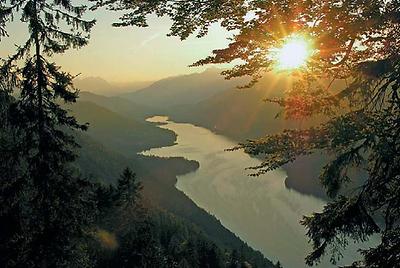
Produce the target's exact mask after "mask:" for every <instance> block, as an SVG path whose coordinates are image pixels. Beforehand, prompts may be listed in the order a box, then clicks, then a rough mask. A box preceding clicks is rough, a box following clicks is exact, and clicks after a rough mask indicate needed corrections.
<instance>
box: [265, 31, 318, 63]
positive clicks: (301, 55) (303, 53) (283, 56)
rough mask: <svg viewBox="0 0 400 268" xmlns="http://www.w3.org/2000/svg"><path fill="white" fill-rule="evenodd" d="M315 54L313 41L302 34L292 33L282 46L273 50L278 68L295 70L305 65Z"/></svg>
mask: <svg viewBox="0 0 400 268" xmlns="http://www.w3.org/2000/svg"><path fill="white" fill-rule="evenodd" d="M312 54H313V48H312V44H311V41H310V40H308V39H307V38H306V37H304V36H302V35H290V36H288V37H287V38H285V40H284V41H283V43H282V46H281V47H278V48H276V49H273V50H272V57H273V60H274V61H276V69H278V70H294V69H299V68H301V67H304V66H305V65H306V64H307V61H308V60H309V58H310V57H311V55H312Z"/></svg>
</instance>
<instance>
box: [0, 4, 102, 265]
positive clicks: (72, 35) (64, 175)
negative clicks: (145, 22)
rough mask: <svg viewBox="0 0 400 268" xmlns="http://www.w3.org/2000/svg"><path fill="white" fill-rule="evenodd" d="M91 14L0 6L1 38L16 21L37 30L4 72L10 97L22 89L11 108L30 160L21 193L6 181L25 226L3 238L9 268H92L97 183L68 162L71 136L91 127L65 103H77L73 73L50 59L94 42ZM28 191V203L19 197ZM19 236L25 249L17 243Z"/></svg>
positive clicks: (65, 7)
mask: <svg viewBox="0 0 400 268" xmlns="http://www.w3.org/2000/svg"><path fill="white" fill-rule="evenodd" d="M85 11H86V7H85V6H81V5H74V4H73V3H72V1H70V0H54V1H44V0H9V1H2V2H1V4H0V36H1V37H6V36H7V35H8V33H7V27H6V26H7V23H9V22H10V21H12V20H15V19H16V18H20V20H21V22H22V23H25V24H26V26H27V29H28V30H29V33H28V36H27V39H26V42H25V43H24V44H21V45H20V46H18V48H17V50H16V53H15V54H13V55H10V56H9V57H8V58H7V59H3V65H2V67H1V77H2V79H4V81H6V82H7V83H8V84H10V88H9V89H10V90H9V92H7V94H9V95H10V94H12V93H14V94H15V93H17V92H13V91H14V90H15V89H18V93H19V96H18V97H17V98H16V100H15V102H13V103H12V105H11V107H10V109H9V112H10V113H11V114H10V118H9V122H10V125H11V126H12V129H15V131H17V132H18V133H19V136H18V139H19V145H20V149H21V151H20V153H22V158H23V159H24V162H22V161H21V159H19V160H18V162H19V163H26V166H24V170H21V169H19V170H18V175H19V176H13V178H12V179H13V180H15V184H17V185H18V186H19V188H18V189H17V188H12V187H11V185H9V184H8V183H7V182H6V181H7V179H10V178H5V177H2V180H3V181H2V185H9V186H10V187H8V188H7V191H5V192H2V194H4V193H7V194H9V195H13V196H12V198H13V199H11V200H9V202H10V208H9V209H16V208H18V209H19V211H18V214H17V215H19V216H18V217H19V218H18V220H17V221H18V225H19V226H20V228H19V230H17V231H16V232H15V233H14V234H15V235H14V236H12V237H9V238H6V239H4V240H2V241H1V247H0V250H2V252H1V253H0V255H2V256H6V257H5V259H4V260H5V263H3V264H4V266H6V267H7V266H17V267H27V266H29V267H85V266H88V265H89V263H88V259H87V257H85V245H84V243H83V242H82V238H85V236H86V234H87V232H88V230H87V228H88V226H89V223H90V222H91V221H92V220H93V217H94V215H92V213H94V212H95V211H96V209H95V200H93V198H92V195H91V191H92V185H91V184H90V183H89V182H87V181H86V180H84V179H81V178H80V177H79V176H78V175H77V172H76V171H75V170H73V169H72V168H71V167H69V165H68V163H70V162H71V161H73V160H74V159H75V154H74V152H73V149H74V147H76V144H75V142H74V140H73V138H72V136H70V135H69V134H67V133H66V131H65V130H66V129H77V130H85V129H86V125H80V124H78V123H77V121H76V120H75V118H74V117H72V116H69V115H68V113H67V111H66V110H64V109H63V108H62V107H61V106H60V104H59V103H60V102H61V101H64V102H67V103H69V102H74V101H75V100H76V98H77V90H75V89H74V87H73V85H72V79H73V76H72V75H70V74H68V73H66V72H63V71H61V69H60V67H59V66H57V65H56V64H55V63H52V62H50V61H49V60H48V58H49V57H50V56H51V55H53V54H55V53H63V52H65V51H66V50H67V49H70V48H80V47H82V46H84V45H86V44H87V42H88V37H89V32H90V29H91V28H92V27H93V26H94V23H95V21H93V20H91V21H87V20H84V19H83V18H82V16H83V14H84V12H85ZM2 93H3V92H2ZM2 154H3V151H2ZM18 155H21V154H15V156H18ZM22 171H24V172H22ZM9 181H10V180H9ZM21 192H22V193H24V194H23V195H22V196H23V197H24V198H23V199H22V198H18V196H19V195H21ZM5 197H6V196H4V195H3V196H2V198H5ZM5 220H12V219H10V218H5ZM15 238H18V240H21V243H20V244H22V245H23V246H21V247H17V246H16V245H11V244H12V243H14V241H15ZM3 249H9V251H10V252H5V251H3ZM4 253H5V254H7V255H3V254H4ZM11 253H12V254H11Z"/></svg>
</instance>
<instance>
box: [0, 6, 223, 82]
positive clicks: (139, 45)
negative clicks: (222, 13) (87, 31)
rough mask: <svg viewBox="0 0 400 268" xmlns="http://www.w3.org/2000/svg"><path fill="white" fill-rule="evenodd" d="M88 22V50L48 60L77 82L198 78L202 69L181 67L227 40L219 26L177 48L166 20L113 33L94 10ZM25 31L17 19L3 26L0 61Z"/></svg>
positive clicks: (106, 18)
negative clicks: (88, 79) (189, 75)
mask: <svg viewBox="0 0 400 268" xmlns="http://www.w3.org/2000/svg"><path fill="white" fill-rule="evenodd" d="M90 15H91V16H90ZM89 17H96V19H97V25H96V26H95V27H94V29H93V31H92V35H91V40H90V43H89V45H88V46H86V47H84V48H82V49H80V50H70V51H68V52H67V53H65V54H63V55H57V56H55V57H54V59H55V61H56V62H57V63H58V64H59V65H61V66H62V67H63V69H64V70H66V71H70V72H72V73H73V74H77V73H81V77H88V76H100V77H102V78H104V79H106V80H109V81H112V82H132V81H149V80H151V81H152V80H157V79H160V78H164V77H168V76H173V75H179V74H185V73H190V72H198V71H201V70H203V69H205V68H206V67H201V68H189V67H187V66H188V65H189V64H191V63H193V62H195V61H196V60H198V59H200V58H203V57H205V56H207V55H209V54H210V52H211V51H212V50H213V49H215V48H223V47H226V45H227V44H228V41H227V40H226V38H227V37H228V36H229V34H228V33H227V32H225V31H224V30H223V29H221V28H220V27H219V26H213V27H212V29H211V31H210V33H209V35H208V36H207V37H205V38H201V39H198V38H195V37H191V38H189V39H188V40H186V41H183V42H182V41H180V40H179V38H176V37H167V36H166V34H167V33H168V29H169V27H170V25H171V22H170V21H169V20H168V19H167V18H157V17H152V18H151V19H150V20H149V24H150V27H148V28H137V27H127V28H114V27H112V26H111V23H112V22H113V21H115V20H116V19H117V18H118V15H117V14H115V13H112V12H108V11H104V10H100V11H96V12H95V13H94V14H89ZM26 26H27V25H26V24H24V23H21V22H20V21H19V19H17V20H16V21H15V22H14V23H12V24H10V25H9V27H8V30H9V34H10V37H9V38H7V39H4V40H2V41H1V42H0V57H4V56H6V55H8V54H10V53H12V52H13V51H14V49H15V48H14V44H22V43H23V42H24V40H25V35H26V32H27V30H26Z"/></svg>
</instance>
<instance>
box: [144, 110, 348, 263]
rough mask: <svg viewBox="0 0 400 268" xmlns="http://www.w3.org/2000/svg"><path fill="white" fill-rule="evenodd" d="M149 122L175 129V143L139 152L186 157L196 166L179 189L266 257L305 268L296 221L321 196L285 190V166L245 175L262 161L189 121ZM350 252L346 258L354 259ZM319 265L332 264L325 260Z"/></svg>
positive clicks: (318, 204) (316, 204) (313, 208)
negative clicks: (197, 164) (231, 149)
mask: <svg viewBox="0 0 400 268" xmlns="http://www.w3.org/2000/svg"><path fill="white" fill-rule="evenodd" d="M147 121H149V122H154V123H158V124H159V127H161V128H165V129H169V130H172V131H174V132H175V133H176V134H177V141H176V144H175V145H173V146H169V147H163V148H154V149H151V150H149V151H146V152H143V154H145V155H156V156H160V157H184V158H186V159H189V160H195V161H197V162H199V164H200V167H199V169H198V170H196V171H195V172H191V173H188V174H185V175H182V176H178V181H177V184H176V187H177V188H178V189H179V190H181V191H183V192H184V193H185V194H186V195H187V196H188V197H189V198H190V199H192V200H193V201H194V202H195V203H196V204H197V205H198V206H199V207H201V208H203V209H205V210H206V211H208V212H209V213H210V214H212V215H214V216H215V217H216V218H218V219H219V220H220V221H221V223H222V224H223V225H224V226H225V227H226V228H228V229H229V230H231V231H232V232H234V233H235V234H236V235H237V236H239V237H240V238H241V239H242V240H243V241H245V242H247V243H248V244H249V245H250V246H252V247H253V248H255V249H257V250H260V251H261V252H262V253H263V254H264V255H265V256H266V257H267V258H269V259H270V260H273V261H277V260H279V261H280V262H281V263H282V264H283V266H284V267H289V268H297V267H306V265H305V264H304V257H305V256H306V254H307V252H309V250H310V246H309V245H308V243H307V241H308V239H307V237H306V236H305V229H304V227H303V226H302V225H300V224H299V221H300V220H301V218H302V215H310V214H311V213H312V212H314V211H321V209H322V207H323V205H324V202H323V201H322V200H320V199H318V198H315V197H313V196H307V195H303V194H300V193H298V192H296V191H294V190H289V189H287V188H286V187H285V184H284V180H285V178H286V174H285V172H284V171H283V170H276V171H273V172H269V173H267V174H266V175H263V176H260V177H256V178H253V177H249V176H248V172H247V171H246V170H245V169H246V168H247V167H250V166H256V165H258V164H260V160H258V159H255V158H252V157H250V156H249V155H247V154H245V153H244V152H242V151H234V152H227V151H225V149H228V148H232V147H234V146H235V145H237V144H236V143H235V142H234V141H232V140H230V139H228V138H226V137H224V136H222V135H217V134H215V133H213V132H211V131H210V130H208V129H205V128H202V127H197V126H194V125H192V124H183V123H175V122H172V121H169V120H168V117H165V116H156V117H152V118H149V119H147ZM354 254H355V253H354V251H353V254H349V255H348V256H347V258H349V257H350V260H354ZM347 258H346V257H345V259H344V261H346V259H347ZM318 267H333V266H332V265H330V264H329V262H328V261H324V262H322V263H321V264H320V265H319V266H318Z"/></svg>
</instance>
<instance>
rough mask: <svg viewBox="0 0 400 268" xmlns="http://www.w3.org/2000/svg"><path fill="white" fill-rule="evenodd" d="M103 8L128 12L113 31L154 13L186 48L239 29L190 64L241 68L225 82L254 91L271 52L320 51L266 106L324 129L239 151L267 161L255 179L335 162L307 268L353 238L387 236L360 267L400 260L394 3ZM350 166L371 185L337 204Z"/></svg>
mask: <svg viewBox="0 0 400 268" xmlns="http://www.w3.org/2000/svg"><path fill="white" fill-rule="evenodd" d="M98 3H99V6H101V5H106V6H108V7H111V9H116V10H127V13H126V15H124V16H123V17H122V18H121V21H120V22H118V23H116V24H115V25H116V26H126V25H136V26H146V16H147V15H149V14H156V15H158V16H163V15H165V16H168V17H170V18H171V19H172V21H173V22H174V23H173V26H172V27H171V35H177V36H179V37H181V38H182V39H184V38H187V37H188V35H189V34H192V33H194V32H195V31H196V30H199V36H202V35H204V33H206V32H207V31H206V30H205V29H207V27H209V26H210V25H211V23H213V22H220V23H221V25H222V26H224V27H226V28H227V29H228V30H234V32H233V35H234V37H233V38H232V39H231V43H230V44H229V46H228V47H227V48H224V49H217V50H214V51H213V55H211V56H210V57H207V58H205V59H203V60H200V61H198V62H197V63H195V64H194V65H196V66H197V65H203V64H210V63H214V64H219V63H231V62H235V63H237V62H238V63H237V64H236V65H235V67H233V68H232V69H231V70H227V71H224V74H225V75H226V76H227V78H231V77H238V76H244V75H250V76H252V77H253V81H252V83H250V84H249V86H251V85H252V84H253V83H255V82H257V80H258V79H259V78H260V77H262V76H263V75H264V74H265V72H269V71H273V67H274V64H275V63H274V59H273V58H272V57H270V53H271V49H273V48H276V47H279V46H280V45H281V42H282V40H283V39H284V38H285V37H286V36H290V35H291V34H293V33H295V34H301V35H304V36H305V37H306V38H308V39H310V40H312V41H313V45H314V48H315V50H314V53H313V55H312V57H311V58H310V60H309V61H308V64H307V66H306V67H304V68H301V69H298V70H295V71H293V72H292V73H291V75H292V76H293V79H294V81H295V83H294V86H293V87H292V88H291V89H289V90H288V91H287V92H285V93H286V94H285V96H284V97H283V98H279V99H272V100H269V101H271V102H274V103H277V104H278V105H281V106H282V107H283V108H284V110H285V114H286V116H287V117H288V118H293V117H294V118H300V119H307V118H310V117H312V116H314V115H317V114H323V115H324V116H326V117H327V118H328V119H327V121H326V122H325V123H323V124H321V125H319V126H315V127H313V128H309V129H298V130H287V131H284V132H283V133H281V134H277V135H268V136H266V137H263V138H260V139H257V140H250V141H248V142H246V143H243V144H241V145H240V146H239V147H238V148H236V149H244V150H245V151H246V152H248V153H249V154H253V155H260V156H263V157H264V158H265V160H264V161H263V163H262V164H261V165H260V166H258V167H254V169H255V175H261V174H263V173H265V172H268V171H270V170H272V169H276V168H278V167H280V166H282V165H284V164H286V163H289V162H292V161H294V160H295V159H296V157H298V156H301V155H308V154H311V153H314V152H319V151H325V152H327V153H329V154H331V155H332V156H333V161H331V162H330V163H329V164H328V165H326V167H325V168H324V169H323V171H322V173H321V176H320V179H321V182H322V184H323V185H324V186H325V187H326V188H327V192H328V194H329V196H330V197H332V198H333V201H332V202H331V203H329V204H327V205H326V207H325V209H324V210H323V212H320V213H315V214H314V215H312V216H309V217H305V218H304V220H303V222H302V223H303V224H304V225H305V226H306V227H307V229H308V236H309V237H310V239H311V241H312V243H313V252H312V253H311V254H310V255H309V256H308V257H307V263H308V264H309V265H312V264H315V263H317V262H318V261H319V260H320V258H321V257H322V256H324V255H325V254H327V253H329V252H330V253H332V262H336V261H337V259H338V258H339V257H340V255H341V254H340V252H341V251H342V250H343V248H344V247H345V246H346V245H347V241H348V240H349V239H350V240H355V241H365V240H368V239H369V238H370V236H371V235H374V234H378V235H380V236H381V238H382V242H381V244H380V245H378V246H377V247H375V248H371V249H369V250H364V251H362V254H363V255H364V260H362V261H359V262H355V263H354V266H355V267H364V266H365V267H391V266H393V264H394V263H398V262H399V261H400V259H399V256H400V254H399V243H398V242H399V241H398V239H396V234H398V232H399V228H400V227H399V219H400V210H399V201H400V195H399V189H400V183H399V182H400V180H399V178H400V174H399V168H398V167H399V166H400V165H399V164H400V163H399V159H400V158H399V156H400V154H399V149H400V143H399V133H400V125H399V124H400V120H399V118H400V110H399V108H400V98H399V92H398V89H399V85H400V80H399V47H400V46H399V40H400V38H399V37H400V36H399V34H400V32H399V29H400V27H399V23H400V19H399V18H400V3H399V1H398V0H388V1H367V0H346V1H326V0H285V1H269V0H268V1H267V0H250V1H229V0H226V1H211V0H209V1H133V2H128V3H126V2H125V1H108V2H101V1H100V2H98ZM216 6H218V8H216ZM192 11H193V12H192ZM335 80H344V81H345V82H346V86H345V87H344V88H341V89H340V90H333V89H332V88H331V85H332V84H333V83H334V81H335ZM326 81H328V82H326ZM353 167H355V168H360V169H364V170H366V171H367V173H368V178H367V179H366V181H365V182H364V183H363V185H361V186H360V187H359V188H358V189H353V190H352V191H347V192H348V194H346V195H341V196H338V193H339V190H340V189H341V188H342V187H344V186H345V185H346V183H347V182H348V181H349V180H351V179H352V178H351V177H350V176H349V175H348V171H349V170H350V169H351V168H353Z"/></svg>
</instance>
